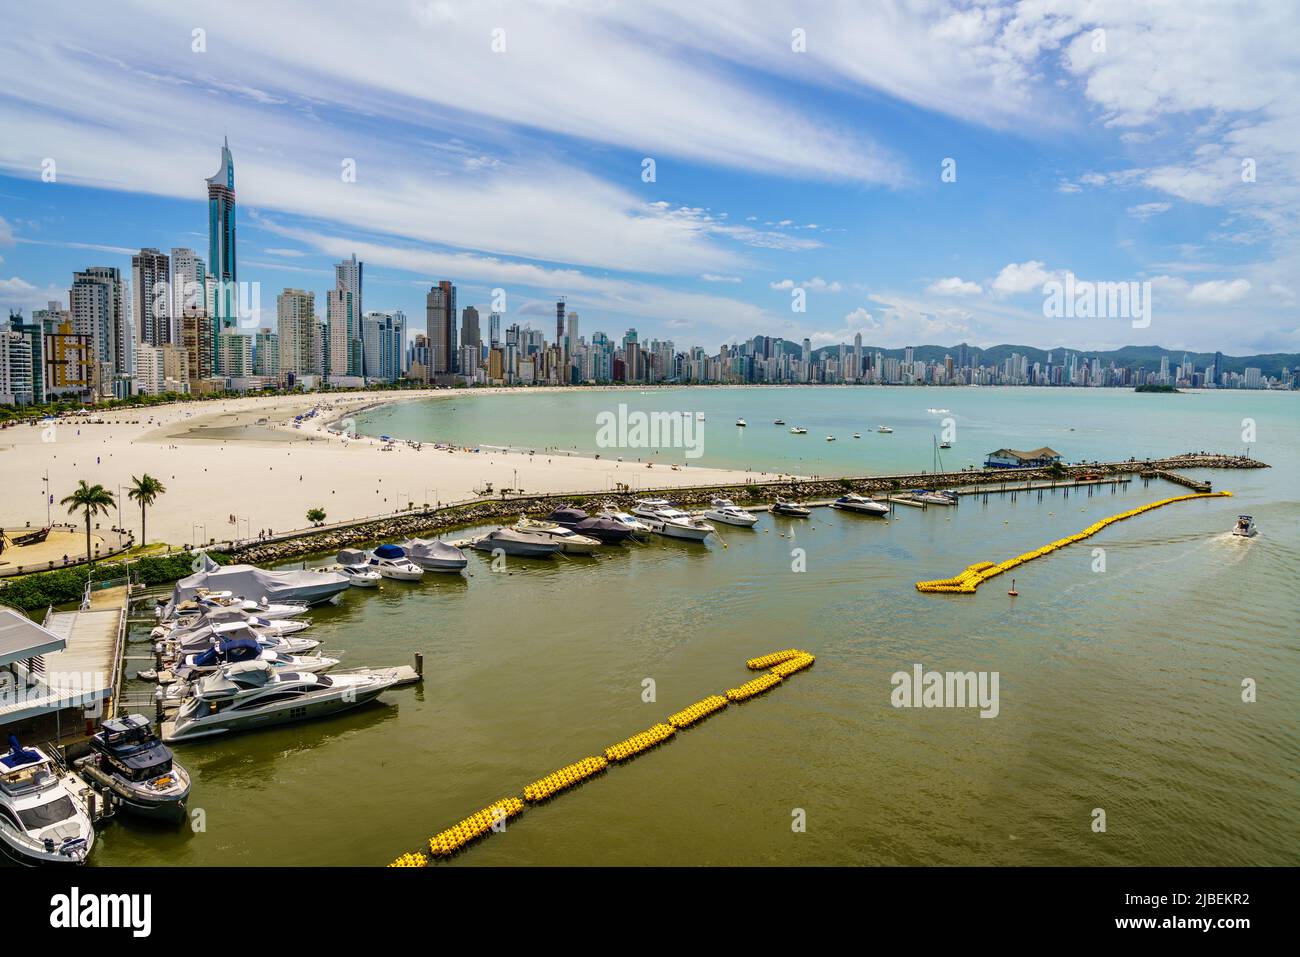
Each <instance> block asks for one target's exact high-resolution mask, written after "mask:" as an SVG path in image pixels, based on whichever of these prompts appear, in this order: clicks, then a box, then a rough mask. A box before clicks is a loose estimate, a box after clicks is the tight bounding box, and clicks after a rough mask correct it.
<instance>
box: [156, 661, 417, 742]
mask: <svg viewBox="0 0 1300 957" xmlns="http://www.w3.org/2000/svg"><path fill="white" fill-rule="evenodd" d="M397 680H398V679H397V677H396V676H395V675H393V674H391V673H388V672H384V673H378V672H366V673H355V674H352V673H346V672H344V673H340V674H334V675H324V674H304V673H300V672H282V671H277V670H276V669H275V668H274V667H272V665H271V664H270V663H269V662H265V661H245V662H241V663H239V664H234V665H226V666H225V667H224V668H222V669H221V670H220V671H218V672H216V673H215V674H210V675H207V676H206V677H203V678H200V679H199V681H198V682H197V683H196V684H195V685H193V687H192V689H191V693H190V695H189V696H188V697H186V698H185V699H184V700H183V701H182V703H181V707H180V710H179V711H178V712H177V713H176V719H175V720H174V721H167V722H164V723H163V736H162V737H163V740H164V741H166V742H169V743H170V742H172V741H189V740H190V739H192V738H203V737H208V736H210V735H214V734H225V733H227V732H230V731H250V730H253V729H255V728H266V727H270V726H272V725H277V724H287V723H289V722H292V721H305V720H308V719H310V718H320V717H324V716H326V715H331V714H337V713H338V712H340V711H346V710H348V709H350V708H355V707H356V706H357V705H361V704H366V703H367V702H369V701H373V700H374V699H375V698H377V697H379V695H380V694H381V693H382V692H383V691H384V690H385V689H386V688H389V687H391V686H392V685H393V684H395V683H396V682H397Z"/></svg>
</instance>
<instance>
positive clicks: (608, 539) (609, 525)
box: [546, 506, 632, 545]
mask: <svg viewBox="0 0 1300 957" xmlns="http://www.w3.org/2000/svg"><path fill="white" fill-rule="evenodd" d="M546 521H548V522H554V523H555V524H556V525H563V526H564V527H565V528H569V529H572V530H573V531H575V532H577V533H578V534H579V535H586V536H587V537H588V538H594V539H596V540H597V541H599V542H600V543H601V544H602V545H617V544H619V543H620V542H625V541H627V539H628V538H629V536H631V534H632V529H631V528H629V527H628V526H627V525H625V524H624V523H623V522H621V521H619V520H617V519H614V518H611V517H609V516H607V515H599V516H592V515H588V514H587V513H586V512H584V511H583V510H582V509H580V508H573V507H572V506H565V507H561V508H557V509H555V511H553V512H551V514H550V515H548V516H546Z"/></svg>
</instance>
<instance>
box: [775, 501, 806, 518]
mask: <svg viewBox="0 0 1300 957" xmlns="http://www.w3.org/2000/svg"><path fill="white" fill-rule="evenodd" d="M772 514H773V515H789V516H791V517H793V518H807V517H808V516H809V515H811V514H812V509H810V508H809V507H808V506H807V505H804V504H802V503H800V502H792V501H790V500H789V499H788V498H778V499H777V500H776V502H775V503H773V505H772Z"/></svg>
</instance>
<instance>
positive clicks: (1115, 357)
mask: <svg viewBox="0 0 1300 957" xmlns="http://www.w3.org/2000/svg"><path fill="white" fill-rule="evenodd" d="M790 345H791V343H790V342H789V340H787V341H786V346H787V351H793V352H795V353H796V354H797V353H798V352H799V348H798V346H797V344H796V345H795V346H794V348H793V350H791V349H790V348H789V347H790ZM966 348H967V351H968V352H970V353H978V354H979V364H980V365H985V366H987V365H1000V364H1002V363H1003V362H1005V361H1006V360H1007V359H1008V358H1010V357H1011V354H1012V353H1013V352H1014V353H1017V354H1018V355H1022V356H1027V357H1028V358H1029V364H1030V365H1033V364H1034V363H1035V362H1039V363H1044V364H1046V362H1047V354H1048V353H1049V352H1050V353H1051V354H1052V362H1053V364H1054V365H1060V364H1061V362H1062V361H1063V360H1064V357H1065V354H1066V353H1067V352H1069V353H1071V354H1073V355H1077V356H1078V357H1079V358H1080V359H1081V360H1082V359H1094V358H1095V359H1098V360H1099V361H1100V362H1101V364H1102V366H1103V367H1108V366H1109V365H1110V364H1111V362H1112V361H1113V362H1114V363H1115V365H1116V367H1118V368H1121V369H1125V368H1127V369H1146V370H1148V371H1152V370H1156V369H1159V368H1160V360H1161V359H1162V358H1165V357H1167V358H1168V359H1169V365H1170V366H1171V367H1173V366H1177V365H1178V364H1179V363H1180V362H1182V361H1183V356H1184V355H1186V356H1187V357H1188V358H1189V359H1190V360H1191V361H1192V363H1193V364H1194V365H1195V366H1196V368H1197V369H1204V368H1205V367H1206V366H1207V365H1209V364H1210V363H1211V362H1213V361H1214V353H1213V352H1187V351H1184V350H1183V349H1163V348H1161V347H1160V346H1124V347H1123V348H1122V349H1112V350H1109V351H1107V350H1103V351H1096V350H1091V351H1090V350H1087V349H1071V348H1069V347H1067V346H1057V347H1056V348H1054V349H1036V348H1034V347H1033V346H1014V345H998V346H989V347H988V348H986V349H981V348H979V347H977V346H970V345H968V346H967V347H966ZM838 349H839V346H823V347H821V348H820V349H814V350H813V355H814V357H815V358H825V357H826V356H827V355H831V354H834V353H835V352H836V351H837V350H838ZM862 350H863V352H871V353H876V352H879V353H880V354H881V355H884V356H892V357H893V358H895V359H902V358H903V350H902V349H881V348H879V347H878V346H868V345H867V344H866V343H863V345H862ZM960 350H961V346H960V344H959V345H954V346H914V347H913V355H914V356H915V357H916V358H917V359H921V360H925V361H927V362H942V361H943V358H944V356H952V358H953V361H954V362H956V361H957V358H958V354H959V352H960ZM1247 366H1250V367H1251V368H1253V369H1259V370H1260V371H1261V372H1262V374H1264V375H1266V376H1280V375H1281V374H1282V369H1283V368H1287V369H1291V370H1293V371H1294V370H1295V369H1296V368H1297V367H1300V353H1295V352H1273V353H1268V354H1266V355H1256V356H1229V355H1225V356H1224V357H1223V362H1222V365H1221V366H1220V368H1219V371H1220V372H1221V373H1222V372H1236V373H1243V372H1244V371H1245V369H1246V367H1247Z"/></svg>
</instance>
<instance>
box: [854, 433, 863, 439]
mask: <svg viewBox="0 0 1300 957" xmlns="http://www.w3.org/2000/svg"><path fill="white" fill-rule="evenodd" d="M853 437H854V438H855V439H860V438H862V433H861V432H854V433H853Z"/></svg>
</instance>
